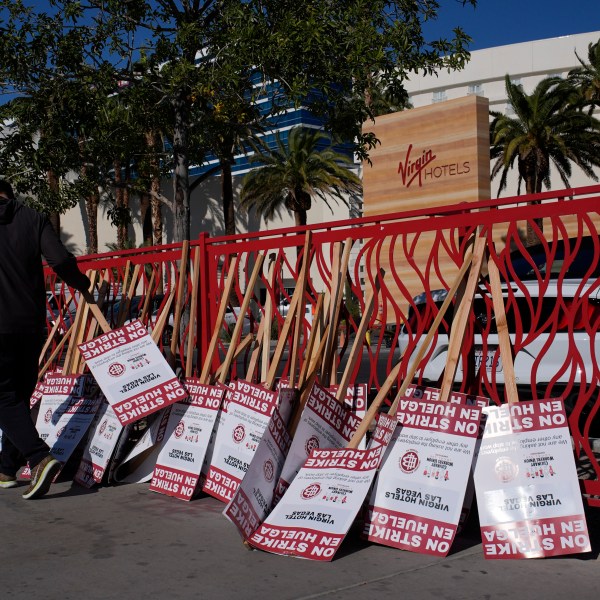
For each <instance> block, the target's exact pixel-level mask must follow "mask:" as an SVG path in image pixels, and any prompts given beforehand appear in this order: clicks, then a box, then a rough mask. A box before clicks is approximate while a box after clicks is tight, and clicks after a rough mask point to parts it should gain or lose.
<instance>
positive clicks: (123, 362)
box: [75, 267, 187, 485]
mask: <svg viewBox="0 0 600 600" xmlns="http://www.w3.org/2000/svg"><path fill="white" fill-rule="evenodd" d="M130 270H131V269H127V270H126V278H127V280H126V281H125V282H124V285H123V290H124V294H123V297H122V299H121V303H122V304H121V306H122V309H123V310H122V311H120V312H119V315H118V317H117V319H118V320H121V321H122V320H123V319H124V318H126V316H127V313H128V309H127V307H125V306H124V305H125V304H127V302H128V299H129V301H130V299H131V297H132V296H133V294H134V292H135V287H136V286H137V283H138V281H137V280H138V277H139V273H140V269H139V268H135V267H134V269H133V272H132V273H131V279H129V275H130ZM173 298H174V290H171V293H170V294H169V296H168V297H167V300H166V302H165V305H164V306H163V310H162V311H161V315H160V316H159V319H158V321H157V323H156V324H155V326H154V329H153V331H152V335H150V334H149V333H148V331H147V330H146V329H145V327H144V326H143V323H142V322H141V320H139V319H138V320H134V321H132V322H130V323H128V324H126V325H124V326H122V327H119V328H117V329H114V330H111V329H110V325H109V324H108V322H107V321H106V319H105V318H104V315H103V314H102V312H101V310H100V307H99V306H97V305H96V303H94V301H93V298H92V297H91V294H90V293H87V294H84V300H86V301H87V305H88V308H89V311H90V312H91V313H92V315H93V317H94V318H95V319H96V321H97V322H98V324H99V325H100V327H101V329H102V330H103V333H102V334H101V335H100V336H98V337H96V338H94V339H91V340H87V341H84V342H83V343H81V344H80V345H79V350H80V351H81V354H82V358H83V359H84V360H85V361H86V363H87V365H88V367H89V368H90V371H91V372H92V374H93V375H94V377H95V378H96V380H97V381H98V384H99V385H100V387H101V388H102V391H103V393H104V396H105V398H106V399H107V401H108V402H109V404H110V406H111V408H112V410H113V412H114V414H115V415H116V417H117V420H118V422H119V424H120V426H121V428H120V429H119V430H118V434H117V433H116V431H115V432H111V435H110V439H108V440H106V435H105V433H104V432H105V431H106V429H104V430H103V431H102V432H101V431H100V428H101V427H102V424H103V422H104V421H99V422H97V423H96V424H95V427H94V429H93V431H92V432H91V435H89V436H88V440H87V442H86V445H85V447H84V454H83V461H82V463H81V464H80V468H79V479H80V481H81V483H82V484H83V485H93V483H96V482H98V481H97V480H98V478H99V477H100V476H103V474H104V472H105V471H106V470H107V468H108V470H109V472H110V473H111V475H113V474H114V477H115V479H116V480H121V481H125V480H128V481H131V480H134V481H143V480H147V478H148V477H149V473H148V465H149V464H150V463H151V464H152V467H153V466H154V463H153V462H152V460H154V461H155V459H156V456H153V453H154V449H155V446H156V443H157V442H158V441H159V440H160V439H161V432H164V424H163V425H162V426H161V423H162V421H163V420H164V418H166V417H168V412H167V413H165V412H163V409H165V408H166V407H168V406H170V405H172V404H174V403H175V402H177V401H178V400H181V399H182V398H185V397H187V392H186V390H185V388H184V387H183V386H182V384H181V383H180V382H179V380H178V379H177V377H176V375H175V373H174V372H173V371H172V369H171V368H170V367H169V365H168V363H167V361H166V360H165V358H164V356H163V355H162V353H161V351H160V349H159V348H158V346H157V342H158V340H160V337H161V335H162V331H163V328H164V325H165V323H166V321H167V318H168V312H169V310H170V307H171V304H172V301H173ZM93 327H94V325H93V324H92V329H93ZM75 331H77V329H76V330H75ZM176 335H177V333H176V332H174V336H176ZM80 339H81V338H80ZM159 412H160V413H162V414H160V415H157V414H156V413H159ZM106 414H107V415H108V416H107V417H106V418H107V419H109V421H110V419H112V416H113V415H112V413H111V412H110V411H108V412H107V413H106ZM154 415H156V417H155V416H154ZM142 418H144V419H147V421H148V426H147V428H146V430H145V431H144V434H143V435H142V438H141V439H140V440H139V441H138V443H137V444H136V446H135V447H134V448H133V449H132V450H131V451H130V452H129V454H128V456H127V457H126V458H125V461H124V462H123V463H122V464H120V465H119V466H118V467H117V466H116V464H115V463H117V461H120V459H121V454H122V453H123V451H124V450H125V449H126V440H127V438H128V436H129V433H130V425H132V424H133V423H134V422H136V421H139V420H140V419H142ZM109 421H107V423H108V422H109ZM107 426H108V425H105V428H106V427H107ZM106 441H108V442H109V444H110V445H111V448H112V453H110V452H109V448H108V447H106V448H103V452H102V455H103V457H104V455H105V454H108V453H110V454H111V456H110V458H109V459H108V461H109V462H108V463H107V464H98V463H95V462H94V460H93V451H94V447H95V448H101V447H102V445H106ZM97 454H98V453H96V455H95V458H96V459H99V458H100V457H98V456H97ZM86 461H87V462H86ZM111 461H112V464H111ZM151 472H152V471H151V469H150V473H151Z"/></svg>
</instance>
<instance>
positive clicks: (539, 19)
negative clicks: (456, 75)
mask: <svg viewBox="0 0 600 600" xmlns="http://www.w3.org/2000/svg"><path fill="white" fill-rule="evenodd" d="M439 3H440V12H439V19H438V20H437V21H436V22H435V23H430V24H428V25H427V29H426V31H427V32H428V33H431V36H432V37H433V36H435V37H449V35H450V33H449V32H451V30H452V28H453V27H455V26H460V27H462V29H463V30H464V31H465V33H467V34H468V35H469V36H470V37H471V38H472V39H473V42H472V44H471V45H470V46H469V49H470V50H480V49H481V48H490V47H493V46H503V45H506V44H515V43H518V42H528V41H531V40H540V39H544V38H551V37H559V36H564V35H572V34H574V33H586V32H590V31H600V0H478V1H477V7H476V8H473V7H472V6H470V5H468V6H464V7H463V6H462V2H460V1H459V0H439ZM428 37H429V36H428ZM599 37H600V36H599Z"/></svg>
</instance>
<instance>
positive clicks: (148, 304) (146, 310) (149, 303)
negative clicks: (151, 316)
mask: <svg viewBox="0 0 600 600" xmlns="http://www.w3.org/2000/svg"><path fill="white" fill-rule="evenodd" d="M155 278H156V271H155V270H154V269H152V275H150V281H149V282H148V287H147V288H146V297H145V298H144V305H143V306H142V311H141V312H140V316H139V319H140V321H141V322H142V323H143V322H144V321H145V320H146V317H147V316H148V313H149V312H150V307H151V306H152V298H153V297H154V292H153V289H152V288H153V287H154V279H155Z"/></svg>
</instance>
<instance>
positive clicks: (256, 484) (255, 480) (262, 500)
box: [223, 388, 297, 540]
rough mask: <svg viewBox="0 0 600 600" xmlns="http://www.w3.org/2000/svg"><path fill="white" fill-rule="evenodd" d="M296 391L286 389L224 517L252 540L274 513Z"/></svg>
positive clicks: (282, 392) (283, 389)
mask: <svg viewBox="0 0 600 600" xmlns="http://www.w3.org/2000/svg"><path fill="white" fill-rule="evenodd" d="M296 394H297V392H296V390H293V389H290V388H282V389H280V391H279V406H278V407H277V408H276V409H275V411H274V412H273V415H272V416H271V418H270V419H269V425H268V427H267V429H266V431H265V433H264V435H263V437H262V439H261V440H260V444H259V445H258V448H257V449H256V453H255V454H254V457H253V458H252V462H251V463H250V466H249V467H248V470H247V471H246V474H245V475H244V478H243V479H242V482H241V483H240V485H239V486H238V488H237V490H236V491H235V493H234V494H233V497H232V498H231V501H230V502H229V504H228V505H227V507H226V508H225V510H224V511H223V514H224V515H225V516H226V517H227V518H228V519H229V520H230V521H231V522H232V523H233V524H234V525H235V526H236V527H237V529H238V531H239V532H240V535H241V536H242V537H243V538H244V539H246V540H247V539H248V538H249V537H250V536H251V535H252V534H253V533H254V532H255V531H256V529H257V528H258V526H259V525H260V524H261V523H262V522H263V521H264V520H265V518H266V516H267V515H268V514H269V512H271V507H272V504H273V496H274V494H275V486H276V485H277V481H278V479H279V474H280V473H281V469H282V468H283V464H284V462H285V457H286V456H287V453H288V451H289V449H290V445H291V443H292V440H291V438H290V435H289V434H288V432H287V429H286V424H287V421H288V420H289V417H290V414H291V412H292V406H293V404H294V402H295V401H296Z"/></svg>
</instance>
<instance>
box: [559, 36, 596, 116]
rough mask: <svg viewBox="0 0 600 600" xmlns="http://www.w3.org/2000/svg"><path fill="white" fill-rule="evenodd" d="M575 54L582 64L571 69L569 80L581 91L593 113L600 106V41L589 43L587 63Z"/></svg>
mask: <svg viewBox="0 0 600 600" xmlns="http://www.w3.org/2000/svg"><path fill="white" fill-rule="evenodd" d="M575 56H577V60H578V61H579V63H580V65H581V66H579V67H576V68H575V69H571V71H569V74H568V77H567V81H568V83H569V84H570V85H572V86H573V88H574V89H575V90H577V91H578V92H579V93H580V95H581V99H582V103H583V104H584V105H587V106H589V112H590V113H592V112H593V110H594V108H595V107H598V106H600V41H598V42H596V43H595V44H589V45H588V62H587V63H586V62H585V61H584V60H583V59H582V58H581V57H580V56H579V54H577V52H575Z"/></svg>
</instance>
